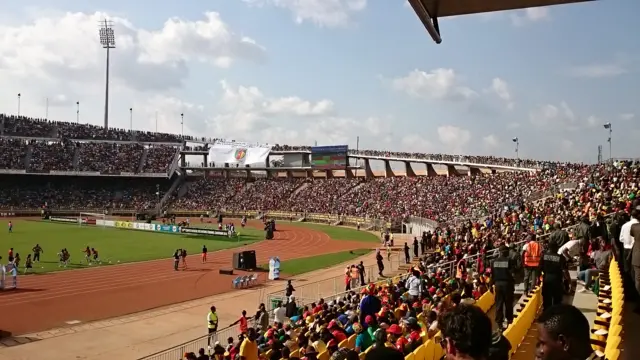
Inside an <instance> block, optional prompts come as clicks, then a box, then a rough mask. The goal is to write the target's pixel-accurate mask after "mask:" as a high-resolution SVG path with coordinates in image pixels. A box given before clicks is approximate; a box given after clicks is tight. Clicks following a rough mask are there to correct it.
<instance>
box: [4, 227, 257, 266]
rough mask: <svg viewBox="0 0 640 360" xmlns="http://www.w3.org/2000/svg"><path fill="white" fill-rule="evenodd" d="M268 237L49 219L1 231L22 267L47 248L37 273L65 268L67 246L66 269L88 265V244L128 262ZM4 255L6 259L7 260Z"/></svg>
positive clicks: (248, 231) (250, 232)
mask: <svg viewBox="0 0 640 360" xmlns="http://www.w3.org/2000/svg"><path fill="white" fill-rule="evenodd" d="M263 239H264V231H260V230H257V229H244V230H243V231H242V233H241V235H240V236H239V237H238V238H233V239H228V238H224V237H205V236H194V235H186V234H182V235H172V234H163V233H158V232H150V231H141V230H124V229H115V228H103V227H89V226H78V225H75V224H61V223H51V222H47V221H33V220H31V221H29V220H27V221H15V222H14V229H13V233H12V234H8V233H6V232H4V233H2V234H0V242H2V244H3V252H4V254H3V257H5V256H6V251H7V250H8V249H9V248H11V247H13V249H14V252H17V253H19V254H20V257H21V258H22V261H21V264H20V267H21V268H22V266H23V264H24V261H25V259H26V257H27V254H29V253H30V252H31V249H32V248H33V247H34V246H35V244H36V243H38V244H40V246H41V247H42V248H43V250H44V252H43V253H42V255H41V262H40V263H38V264H34V270H35V272H36V273H44V272H50V271H58V270H63V269H61V268H60V267H58V257H57V255H56V254H57V253H58V252H59V251H60V249H62V248H67V250H69V253H70V254H71V264H70V265H69V267H67V268H66V269H77V268H84V267H88V266H87V265H85V264H81V261H83V260H84V254H83V253H82V249H84V248H85V247H86V246H89V247H93V248H96V250H98V252H99V253H100V257H101V258H102V261H103V265H108V263H109V261H111V262H112V264H116V263H118V261H119V262H120V263H128V262H136V261H145V260H155V259H166V258H170V257H171V256H172V255H173V252H174V251H175V249H178V248H181V249H186V250H187V252H188V253H189V254H199V253H200V252H201V250H202V246H203V245H206V246H207V249H208V250H209V251H216V250H223V249H230V248H234V247H239V246H243V245H245V244H249V243H252V242H256V241H260V240H263ZM5 260H6V258H5V259H3V261H5Z"/></svg>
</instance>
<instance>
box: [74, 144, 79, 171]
mask: <svg viewBox="0 0 640 360" xmlns="http://www.w3.org/2000/svg"><path fill="white" fill-rule="evenodd" d="M78 162H80V147H79V146H76V149H75V151H74V152H73V170H76V169H78Z"/></svg>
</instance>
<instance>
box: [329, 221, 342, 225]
mask: <svg viewBox="0 0 640 360" xmlns="http://www.w3.org/2000/svg"><path fill="white" fill-rule="evenodd" d="M338 225H342V220H337V221H334V222H332V223H331V226H338Z"/></svg>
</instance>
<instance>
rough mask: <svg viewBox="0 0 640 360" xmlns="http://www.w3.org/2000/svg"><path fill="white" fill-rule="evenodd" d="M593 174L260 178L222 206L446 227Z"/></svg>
mask: <svg viewBox="0 0 640 360" xmlns="http://www.w3.org/2000/svg"><path fill="white" fill-rule="evenodd" d="M596 169H597V167H588V166H582V165H567V166H564V167H558V168H553V169H546V170H542V171H540V172H538V173H525V172H503V173H497V174H494V175H490V174H481V175H478V176H472V177H469V176H451V177H447V176H431V177H426V176H420V177H391V178H373V179H363V178H352V179H349V178H332V179H331V178H330V179H324V178H314V179H297V178H292V179H274V180H267V179H265V180H256V181H254V182H251V183H249V184H248V185H247V189H246V190H245V191H243V192H238V193H237V196H235V197H232V198H230V199H228V202H229V204H227V205H226V206H227V208H230V207H232V208H234V209H235V210H262V211H267V210H280V211H291V212H307V213H325V214H327V213H330V214H339V215H351V216H359V217H368V218H384V219H396V220H401V219H404V218H406V217H408V216H418V217H423V218H427V219H432V220H434V221H436V222H439V223H452V222H457V221H459V220H461V219H468V218H471V219H477V218H479V217H482V216H486V215H489V214H491V213H492V212H493V211H494V210H495V209H502V208H503V207H513V206H515V205H518V204H521V203H523V202H524V201H525V200H527V199H529V198H530V197H531V195H532V194H533V193H534V192H540V191H541V190H547V189H551V188H552V187H554V186H556V185H559V184H563V183H567V182H575V181H577V180H580V179H583V178H584V177H586V176H590V172H591V171H594V170H596ZM201 181H203V182H206V181H207V180H201ZM217 181H220V180H217ZM222 181H224V180H222ZM198 188H202V186H200V187H198ZM210 191H211V193H210V195H207V193H204V194H203V193H198V194H197V195H196V196H195V197H197V198H198V199H202V197H203V196H204V197H207V196H210V197H212V198H213V199H218V198H220V194H219V192H220V191H224V192H225V194H226V193H227V192H226V190H225V188H224V187H221V186H215V187H214V188H211V189H210ZM183 205H186V204H183ZM199 205H201V204H200V203H199ZM216 205H218V204H216ZM209 209H215V208H209ZM194 210H195V209H194ZM201 210H202V209H201Z"/></svg>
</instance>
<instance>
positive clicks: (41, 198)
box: [0, 175, 170, 212]
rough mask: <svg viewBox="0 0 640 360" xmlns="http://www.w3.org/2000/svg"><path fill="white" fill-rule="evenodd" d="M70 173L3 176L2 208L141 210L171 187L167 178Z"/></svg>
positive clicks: (0, 179)
mask: <svg viewBox="0 0 640 360" xmlns="http://www.w3.org/2000/svg"><path fill="white" fill-rule="evenodd" d="M88 180H89V179H88V178H87V177H82V176H79V177H70V176H40V175H21V176H16V175H13V176H6V175H4V176H1V177H0V208H1V209H3V210H19V209H31V210H35V209H42V208H43V206H46V207H47V208H49V209H52V210H58V209H75V210H96V211H100V212H101V211H103V210H104V209H115V210H118V209H126V210H139V209H147V208H152V207H154V206H155V205H156V204H157V202H158V198H159V196H158V195H157V194H156V192H157V190H160V193H161V194H163V193H164V192H166V191H167V190H168V189H169V185H170V184H169V183H168V182H167V180H164V181H161V180H158V179H144V178H141V179H132V178H129V179H127V178H104V177H103V178H96V177H93V178H91V179H90V181H88Z"/></svg>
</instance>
